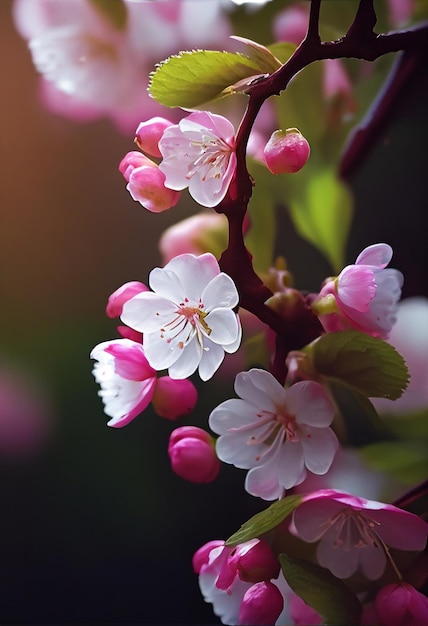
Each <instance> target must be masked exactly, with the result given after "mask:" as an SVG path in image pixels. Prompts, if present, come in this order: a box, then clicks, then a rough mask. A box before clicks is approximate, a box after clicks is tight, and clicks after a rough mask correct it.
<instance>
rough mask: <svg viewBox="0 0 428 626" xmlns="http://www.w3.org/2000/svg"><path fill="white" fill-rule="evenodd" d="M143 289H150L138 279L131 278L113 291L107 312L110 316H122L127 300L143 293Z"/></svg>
mask: <svg viewBox="0 0 428 626" xmlns="http://www.w3.org/2000/svg"><path fill="white" fill-rule="evenodd" d="M143 291H150V290H149V288H148V287H146V285H144V284H143V283H140V282H139V281H138V280H131V281H129V282H127V283H125V284H124V285H122V286H121V287H119V288H118V289H116V291H113V293H112V294H111V296H109V299H108V303H107V308H106V313H107V316H108V317H111V318H114V317H120V316H121V315H122V309H123V305H124V304H125V302H128V300H130V299H131V298H133V297H134V296H136V295H137V293H142V292H143Z"/></svg>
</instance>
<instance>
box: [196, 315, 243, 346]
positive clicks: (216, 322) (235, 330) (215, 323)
mask: <svg viewBox="0 0 428 626" xmlns="http://www.w3.org/2000/svg"><path fill="white" fill-rule="evenodd" d="M204 321H205V323H206V324H207V326H208V328H209V329H210V330H211V332H210V333H209V340H210V341H211V343H217V344H219V345H221V346H222V345H228V344H233V343H234V342H235V341H236V339H237V337H238V336H239V327H238V324H237V321H236V315H235V313H234V312H233V311H232V310H231V309H214V311H211V313H208V315H207V316H206V318H205V320H204Z"/></svg>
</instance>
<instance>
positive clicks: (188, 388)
mask: <svg viewBox="0 0 428 626" xmlns="http://www.w3.org/2000/svg"><path fill="white" fill-rule="evenodd" d="M197 399H198V392H197V391H196V387H195V385H194V384H193V383H192V382H190V380H187V378H184V379H183V380H175V379H172V378H170V377H169V376H161V377H160V378H158V379H157V381H156V389H155V393H154V394H153V398H152V404H153V408H154V410H155V411H156V413H157V414H158V415H160V417H165V418H166V419H169V420H176V419H177V418H179V417H180V416H181V415H187V414H188V413H191V412H192V411H193V409H194V408H195V404H196V401H197Z"/></svg>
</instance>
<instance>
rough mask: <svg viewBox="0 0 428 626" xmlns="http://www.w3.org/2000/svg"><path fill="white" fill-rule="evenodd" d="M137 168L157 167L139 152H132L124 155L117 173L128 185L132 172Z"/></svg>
mask: <svg viewBox="0 0 428 626" xmlns="http://www.w3.org/2000/svg"><path fill="white" fill-rule="evenodd" d="M138 167H157V165H156V163H155V162H154V161H151V160H150V159H148V158H147V157H146V156H145V155H144V154H142V153H141V152H138V151H137V150H132V152H128V153H127V154H125V156H124V157H123V159H122V160H121V162H120V163H119V172H120V173H121V174H122V176H123V177H124V179H125V180H126V182H127V183H129V178H130V176H131V174H132V172H133V171H134V170H135V169H136V168H138Z"/></svg>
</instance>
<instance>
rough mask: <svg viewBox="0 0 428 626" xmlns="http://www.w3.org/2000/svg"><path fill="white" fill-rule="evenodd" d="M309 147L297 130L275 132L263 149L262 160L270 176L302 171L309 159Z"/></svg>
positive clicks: (289, 129) (288, 129)
mask: <svg viewBox="0 0 428 626" xmlns="http://www.w3.org/2000/svg"><path fill="white" fill-rule="evenodd" d="M310 151H311V150H310V147H309V143H308V142H307V140H306V139H305V138H304V137H303V135H302V134H301V132H300V131H299V130H297V128H287V130H286V131H285V132H284V131H283V130H276V131H275V132H273V133H272V135H271V137H270V139H269V141H268V142H267V144H266V146H265V149H264V160H265V163H266V165H267V167H268V168H269V170H270V171H271V172H272V174H293V173H295V172H298V171H299V170H301V169H302V167H303V166H304V165H305V163H306V161H307V160H308V158H309V154H310Z"/></svg>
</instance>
